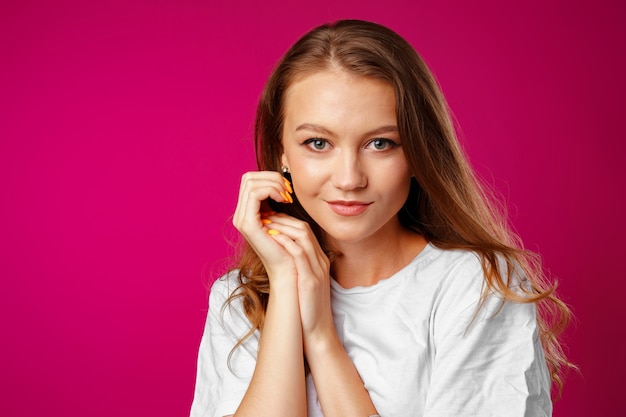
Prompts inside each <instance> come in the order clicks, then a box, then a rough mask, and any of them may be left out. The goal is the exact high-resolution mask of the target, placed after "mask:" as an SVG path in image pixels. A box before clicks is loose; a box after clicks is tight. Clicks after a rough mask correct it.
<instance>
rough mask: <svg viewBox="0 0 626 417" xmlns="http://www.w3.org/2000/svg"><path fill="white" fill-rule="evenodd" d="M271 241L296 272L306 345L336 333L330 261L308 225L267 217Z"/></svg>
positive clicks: (288, 217)
mask: <svg viewBox="0 0 626 417" xmlns="http://www.w3.org/2000/svg"><path fill="white" fill-rule="evenodd" d="M267 220H269V221H271V223H269V225H268V226H269V227H271V228H272V230H276V231H277V232H278V234H275V235H273V236H272V238H273V239H274V240H275V241H276V242H277V243H279V244H280V245H281V247H282V248H283V249H284V250H285V251H286V252H287V253H288V254H289V255H290V256H291V258H292V260H293V263H294V266H295V268H296V272H297V284H298V301H299V306H300V319H301V321H302V333H303V337H304V342H305V344H306V343H307V342H309V341H313V340H317V339H318V338H324V337H328V336H330V335H333V334H335V327H334V323H333V318H332V310H331V304H330V261H329V260H328V257H327V256H326V254H325V253H324V251H323V250H322V248H321V247H320V245H319V243H318V241H317V238H316V237H315V234H314V233H313V231H312V230H311V227H310V226H309V224H308V223H307V222H304V221H301V220H298V219H295V218H293V217H291V216H287V215H285V214H281V213H276V214H273V215H270V216H268V217H267Z"/></svg>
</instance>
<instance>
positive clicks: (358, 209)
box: [326, 201, 372, 216]
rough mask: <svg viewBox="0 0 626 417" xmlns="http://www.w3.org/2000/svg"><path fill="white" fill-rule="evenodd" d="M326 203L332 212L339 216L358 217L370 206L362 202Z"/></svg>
mask: <svg viewBox="0 0 626 417" xmlns="http://www.w3.org/2000/svg"><path fill="white" fill-rule="evenodd" d="M326 203H327V204H328V206H329V207H330V209H331V210H332V211H334V212H335V213H336V214H339V215H340V216H358V215H359V214H361V213H363V212H365V210H367V208H368V207H369V206H370V204H372V203H364V202H362V201H327V202H326Z"/></svg>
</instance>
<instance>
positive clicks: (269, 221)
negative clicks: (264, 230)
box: [261, 219, 272, 224]
mask: <svg viewBox="0 0 626 417" xmlns="http://www.w3.org/2000/svg"><path fill="white" fill-rule="evenodd" d="M271 222H272V221H271V220H270V219H261V223H263V224H270V223H271Z"/></svg>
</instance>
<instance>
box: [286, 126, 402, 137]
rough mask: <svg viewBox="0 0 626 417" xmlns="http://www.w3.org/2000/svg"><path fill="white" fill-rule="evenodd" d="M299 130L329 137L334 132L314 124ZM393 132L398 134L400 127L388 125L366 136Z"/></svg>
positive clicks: (367, 133) (299, 127) (300, 127)
mask: <svg viewBox="0 0 626 417" xmlns="http://www.w3.org/2000/svg"><path fill="white" fill-rule="evenodd" d="M299 130H308V131H311V132H317V133H321V134H323V135H329V136H331V135H333V132H331V131H330V130H328V129H326V128H325V127H324V126H320V125H316V124H312V123H303V124H301V125H300V126H298V127H296V130H295V131H296V132H297V131H299ZM391 132H398V126H396V125H386V126H381V127H377V128H376V129H374V130H370V131H369V132H366V133H365V135H364V136H372V135H380V134H382V133H391Z"/></svg>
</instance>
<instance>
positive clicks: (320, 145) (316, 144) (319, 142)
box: [304, 138, 328, 151]
mask: <svg viewBox="0 0 626 417" xmlns="http://www.w3.org/2000/svg"><path fill="white" fill-rule="evenodd" d="M304 145H307V146H309V147H311V148H313V149H315V150H316V151H323V150H324V149H326V147H327V146H328V141H327V140H326V139H321V138H312V139H307V140H305V141H304Z"/></svg>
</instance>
